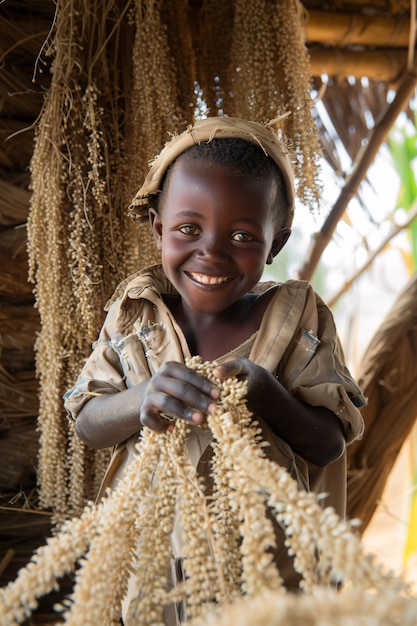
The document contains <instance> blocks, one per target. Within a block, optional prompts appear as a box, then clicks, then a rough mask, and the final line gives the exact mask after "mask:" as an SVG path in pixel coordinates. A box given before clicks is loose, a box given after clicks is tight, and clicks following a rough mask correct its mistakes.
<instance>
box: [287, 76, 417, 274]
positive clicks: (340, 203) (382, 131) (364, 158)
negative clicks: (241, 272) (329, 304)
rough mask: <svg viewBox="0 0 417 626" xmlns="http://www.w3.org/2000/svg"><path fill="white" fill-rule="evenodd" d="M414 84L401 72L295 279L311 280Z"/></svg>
mask: <svg viewBox="0 0 417 626" xmlns="http://www.w3.org/2000/svg"><path fill="white" fill-rule="evenodd" d="M416 82H417V73H416V70H415V69H414V70H413V71H406V72H405V73H404V76H403V78H402V80H401V82H400V84H399V87H398V89H397V93H396V95H395V98H394V100H393V101H392V103H391V104H390V105H388V108H387V109H386V111H385V113H384V114H383V115H382V117H381V119H380V120H379V121H378V122H377V123H376V125H375V128H374V130H373V132H372V134H371V135H370V137H369V140H368V142H367V144H366V145H365V146H364V147H363V149H362V150H361V152H360V153H359V154H358V157H357V159H356V162H355V164H354V166H353V169H352V172H351V173H350V174H349V176H348V177H347V179H346V183H345V186H344V187H343V189H342V190H341V192H340V195H339V197H338V199H337V200H336V203H335V205H334V207H333V209H332V210H331V211H330V213H329V215H328V216H327V219H326V221H325V222H324V224H323V226H322V228H321V231H320V232H319V233H315V234H314V235H313V237H312V240H311V243H310V247H309V249H308V250H307V254H306V257H305V260H304V263H303V265H302V266H301V268H300V270H299V272H298V275H299V278H301V279H303V280H310V279H311V277H312V275H313V273H314V270H315V269H316V267H317V264H318V262H319V260H320V257H321V255H322V252H323V250H324V249H325V247H326V246H327V244H328V243H329V241H330V239H331V237H332V234H333V232H334V230H335V228H336V226H337V223H338V221H339V219H340V218H341V216H342V215H343V213H344V211H345V210H346V207H347V205H348V203H349V201H350V200H351V199H352V198H353V197H354V195H355V194H356V192H357V190H358V188H359V185H360V183H361V182H362V180H363V178H364V177H365V175H366V172H367V171H368V168H369V167H370V165H371V164H372V162H373V160H374V158H375V156H376V154H377V152H378V150H379V149H380V147H381V145H382V143H383V142H384V140H385V138H386V136H387V134H388V132H389V130H390V129H391V127H392V125H393V124H394V122H395V120H396V119H397V117H398V115H399V114H400V113H401V111H403V110H404V107H405V106H406V105H407V104H408V102H409V100H410V98H411V96H412V95H413V92H414V89H415V86H416Z"/></svg>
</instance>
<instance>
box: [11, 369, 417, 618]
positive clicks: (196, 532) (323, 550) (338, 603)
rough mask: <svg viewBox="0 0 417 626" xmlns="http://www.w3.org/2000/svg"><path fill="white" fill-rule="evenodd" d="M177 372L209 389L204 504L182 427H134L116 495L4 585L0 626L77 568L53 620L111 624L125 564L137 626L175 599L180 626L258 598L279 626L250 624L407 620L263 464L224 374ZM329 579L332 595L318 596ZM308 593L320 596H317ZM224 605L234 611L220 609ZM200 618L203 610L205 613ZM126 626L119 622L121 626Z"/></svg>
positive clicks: (313, 508)
mask: <svg viewBox="0 0 417 626" xmlns="http://www.w3.org/2000/svg"><path fill="white" fill-rule="evenodd" d="M187 364H188V365H189V366H190V367H192V368H193V369H195V370H196V371H197V372H199V373H200V374H202V375H204V376H207V377H209V378H210V379H211V380H213V382H215V384H216V385H219V388H220V390H221V395H220V400H219V401H218V408H217V412H216V413H215V414H214V415H211V416H210V417H209V418H208V425H209V427H210V428H211V430H212V432H213V435H214V444H213V445H214V452H215V461H214V464H215V468H214V471H213V482H214V485H213V497H212V498H211V497H210V498H207V494H206V493H205V492H204V487H203V485H202V482H201V480H200V478H199V476H198V474H197V470H196V468H195V466H194V465H193V463H192V461H191V459H190V458H189V456H188V453H187V452H186V447H185V445H184V443H185V439H186V437H187V433H188V426H187V425H186V423H185V422H184V421H183V420H178V421H177V422H176V423H175V426H174V429H173V430H172V431H169V432H166V433H164V434H161V433H156V432H154V431H151V430H148V429H144V430H143V431H142V438H141V441H140V443H139V444H138V451H139V454H138V455H137V457H136V458H135V460H133V461H132V462H131V463H130V465H129V466H128V468H127V471H126V473H125V475H124V477H123V478H122V479H121V480H120V482H119V483H118V485H117V487H116V488H115V489H114V490H113V491H112V492H110V493H109V494H108V495H107V497H105V498H104V499H103V500H102V501H101V503H100V504H99V505H97V506H93V505H89V506H87V507H86V508H85V509H84V511H83V513H82V515H81V517H80V518H75V519H73V520H71V521H68V522H66V523H65V525H64V526H63V528H62V529H61V531H60V533H59V534H57V535H56V536H55V537H53V538H50V539H49V540H48V542H47V544H46V545H45V546H43V547H41V548H39V549H38V550H37V552H36V553H35V555H34V557H33V558H32V561H31V562H30V563H29V564H28V565H27V566H26V567H25V568H23V569H22V570H21V571H20V572H19V574H18V577H17V578H16V580H15V581H13V582H11V583H9V585H8V586H7V587H5V588H3V589H2V590H0V620H1V623H2V625H3V626H15V625H16V624H20V623H22V622H23V621H24V620H25V619H26V618H28V617H29V616H30V614H31V612H32V611H33V610H34V609H35V608H36V606H37V603H38V599H39V598H40V597H41V596H43V595H44V594H46V593H48V591H50V590H51V589H52V588H54V587H55V586H56V585H57V581H58V580H59V578H60V577H62V576H63V575H64V574H65V573H69V572H72V571H74V569H75V568H76V563H77V562H78V563H79V567H78V569H77V572H76V576H75V588H74V591H73V593H72V595H71V597H70V598H69V601H68V602H65V606H63V607H61V608H62V610H63V611H64V620H65V622H66V623H67V624H74V626H78V625H79V624H83V625H85V626H96V625H97V624H106V625H109V626H111V625H114V626H116V624H119V623H120V622H119V616H120V613H121V602H122V597H123V595H124V594H125V592H126V589H127V582H128V577H129V574H130V572H131V571H132V570H131V568H132V567H133V568H134V570H135V572H136V575H137V578H138V580H139V581H141V584H142V587H141V591H142V593H140V594H139V595H138V596H137V603H136V604H134V605H131V607H130V611H131V613H130V615H131V616H133V614H134V615H135V617H134V620H135V621H134V622H133V623H135V624H137V625H138V626H145V625H149V626H151V625H153V626H155V625H156V624H162V623H163V605H164V604H166V603H170V602H172V601H176V602H180V601H181V602H185V603H186V605H187V611H188V619H189V621H190V624H195V625H196V626H197V624H199V625H200V626H201V625H202V624H213V625H214V624H216V623H217V620H219V622H218V623H219V625H220V624H225V623H231V622H230V621H229V622H227V616H228V615H234V614H237V610H238V609H239V605H240V610H241V611H243V612H244V611H245V608H244V607H245V606H246V607H247V609H248V611H249V613H248V615H253V612H252V610H251V605H252V604H253V606H254V607H256V606H258V604H257V602H259V601H260V602H262V598H264V599H265V607H267V606H269V607H271V606H272V607H275V606H278V607H280V608H279V610H278V609H277V611H278V613H277V615H278V616H280V617H279V619H278V617H277V616H275V618H274V620H275V621H260V622H259V623H268V624H270V623H273V624H277V625H278V626H281V624H287V623H288V621H291V623H294V624H296V623H311V624H312V625H313V624H316V623H318V622H317V621H310V622H308V621H307V622H302V621H300V620H301V618H302V617H303V616H305V615H307V614H308V615H310V617H309V619H311V620H313V618H314V619H316V617H317V619H318V616H319V615H321V614H322V611H324V614H325V615H326V616H327V617H328V623H329V624H333V623H334V624H337V623H341V622H340V620H341V619H343V617H344V616H346V617H347V619H349V618H352V617H353V619H358V618H359V617H362V616H363V612H364V611H366V614H367V615H369V616H370V620H371V621H369V624H371V623H372V626H375V625H376V626H379V625H381V626H382V625H388V624H394V623H401V624H404V625H407V626H408V625H409V624H410V625H411V624H414V623H415V617H416V612H417V599H416V598H412V597H410V596H409V595H408V589H407V587H406V586H405V585H404V584H403V583H402V582H401V580H399V579H398V578H396V577H395V576H393V575H392V574H391V573H389V572H385V571H383V569H382V568H381V566H380V565H378V564H377V563H376V562H375V560H374V557H372V555H366V554H365V553H364V549H363V547H362V545H361V544H360V541H359V538H358V536H357V535H356V534H355V533H354V532H352V530H351V527H350V526H349V524H348V523H346V522H344V521H341V520H340V518H339V517H338V516H337V515H336V514H335V513H334V511H333V509H332V508H330V507H328V508H326V509H324V510H323V509H322V508H321V507H320V505H319V504H318V503H317V500H316V495H315V494H314V493H306V492H302V491H301V492H300V491H299V489H298V485H297V483H296V481H295V480H294V479H292V478H291V476H290V475H289V474H288V472H287V471H286V470H285V469H284V468H282V467H280V466H279V465H278V464H276V463H274V462H273V461H270V460H269V459H267V458H266V456H265V453H264V449H263V446H262V442H260V441H259V431H258V427H257V423H256V422H252V419H251V416H250V414H249V412H248V409H247V407H246V404H245V402H244V396H245V393H246V387H245V384H244V383H242V382H241V381H238V380H237V379H235V378H232V379H229V380H227V381H224V382H223V383H222V382H221V381H220V380H219V379H217V378H215V377H214V376H213V369H214V367H215V366H216V364H215V363H202V362H201V360H200V359H199V358H198V357H194V358H193V359H191V360H189V361H188V362H187ZM178 495H179V498H178ZM268 507H269V510H270V511H272V514H273V516H274V517H275V518H276V519H277V520H278V522H279V523H280V524H281V525H282V527H283V528H284V529H285V534H286V538H287V541H286V545H287V548H288V549H289V550H290V551H291V552H292V553H293V554H294V555H295V561H294V563H295V566H296V568H297V570H298V571H299V572H300V574H301V575H302V577H303V588H304V591H305V595H304V597H303V598H300V596H293V594H286V593H285V592H284V590H283V588H282V582H281V579H280V576H279V572H278V571H277V570H276V569H275V568H274V564H273V560H272V555H271V554H270V552H269V548H270V547H271V545H273V537H272V535H271V533H270V520H269V519H268V516H267V509H268ZM176 515H180V516H181V521H182V525H183V527H184V529H185V531H186V533H185V555H184V556H185V557H186V558H185V559H184V567H185V579H184V582H183V583H182V584H180V585H179V586H178V587H177V588H174V589H170V584H169V580H168V575H167V573H168V565H169V562H170V559H171V547H170V541H171V532H172V530H173V525H174V520H175V517H176ZM155 519H158V524H155ZM132 553H133V555H134V556H133V558H131V554H132ZM317 555H319V558H318V559H317ZM312 559H314V563H315V566H314V567H313V568H312V567H311V564H312ZM231 573H232V576H230V574H231ZM334 581H337V582H338V589H339V590H338V591H337V592H336V591H332V589H331V583H332V582H334ZM317 585H319V586H320V587H323V589H322V590H319V591H317V590H316V588H317ZM349 593H350V594H351V595H350V596H349V595H346V596H345V594H349ZM242 596H244V599H243V601H244V602H245V603H246V604H244V605H243V607H242V604H241V602H242ZM352 597H353V598H355V603H352V601H351V598H352ZM233 604H236V609H233V606H232V607H231V608H230V605H233ZM228 607H229V608H228ZM211 610H215V613H214V614H213V616H212V617H208V614H209V612H210V611H211ZM255 610H256V609H255ZM265 610H266V608H265ZM265 610H262V611H261V613H260V616H261V615H265ZM270 610H271V609H270ZM223 613H224V616H225V618H224V619H223V617H222V614H223ZM292 618H293V619H294V621H292ZM296 618H297V619H298V620H299V621H295V619H296ZM129 619H130V617H129V614H128V615H126V616H125V620H126V621H125V623H127V624H129V623H131V622H130V621H129ZM206 619H207V620H208V621H206ZM225 619H226V621H225ZM242 619H245V618H242ZM260 619H261V617H260ZM265 619H266V618H265ZM395 620H396V621H395ZM413 620H414V621H413ZM239 623H248V622H244V621H242V622H240V621H239ZM257 623H258V620H257ZM346 623H347V622H346ZM355 623H356V622H355ZM361 623H362V621H361ZM364 623H366V624H367V623H368V622H364Z"/></svg>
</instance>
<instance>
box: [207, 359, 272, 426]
mask: <svg viewBox="0 0 417 626" xmlns="http://www.w3.org/2000/svg"><path fill="white" fill-rule="evenodd" d="M213 374H214V375H215V376H217V377H218V378H220V380H226V379H227V378H232V377H236V378H238V379H245V380H246V381H247V385H248V391H247V394H246V399H247V404H248V407H249V409H250V410H251V411H254V412H255V413H259V414H261V415H262V412H263V411H262V406H263V405H264V403H265V402H267V401H268V399H267V397H265V393H266V392H267V391H268V390H270V392H271V393H272V392H273V391H275V387H276V382H277V381H276V379H275V378H274V376H273V375H272V374H271V373H270V372H268V370H266V369H265V368H264V367H261V366H260V365H257V364H256V363H254V362H253V361H250V360H249V359H246V358H240V359H233V360H230V361H225V362H224V363H222V364H221V365H218V366H217V367H216V368H215V369H214V371H213ZM267 395H268V393H267Z"/></svg>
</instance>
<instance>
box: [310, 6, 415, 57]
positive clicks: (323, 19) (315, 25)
mask: <svg viewBox="0 0 417 626" xmlns="http://www.w3.org/2000/svg"><path fill="white" fill-rule="evenodd" d="M305 34H306V41H307V43H325V44H327V45H329V46H338V47H339V48H343V47H345V46H352V45H354V46H376V47H383V48H385V47H390V48H407V47H408V42H409V37H410V22H409V20H408V19H401V18H397V17H382V16H379V15H364V14H362V13H339V12H334V11H314V10H313V11H307V19H306V23H305Z"/></svg>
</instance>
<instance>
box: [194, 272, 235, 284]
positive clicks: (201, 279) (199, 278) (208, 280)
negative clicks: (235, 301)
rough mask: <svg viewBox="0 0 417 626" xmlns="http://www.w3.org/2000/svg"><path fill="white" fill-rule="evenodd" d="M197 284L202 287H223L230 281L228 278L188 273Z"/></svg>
mask: <svg viewBox="0 0 417 626" xmlns="http://www.w3.org/2000/svg"><path fill="white" fill-rule="evenodd" d="M187 273H188V275H189V276H190V277H191V278H192V279H193V280H194V281H195V282H196V283H200V284H202V285H222V284H223V283H225V282H227V281H228V280H230V278H229V277H228V276H209V275H208V274H198V273H197V272H187Z"/></svg>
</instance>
